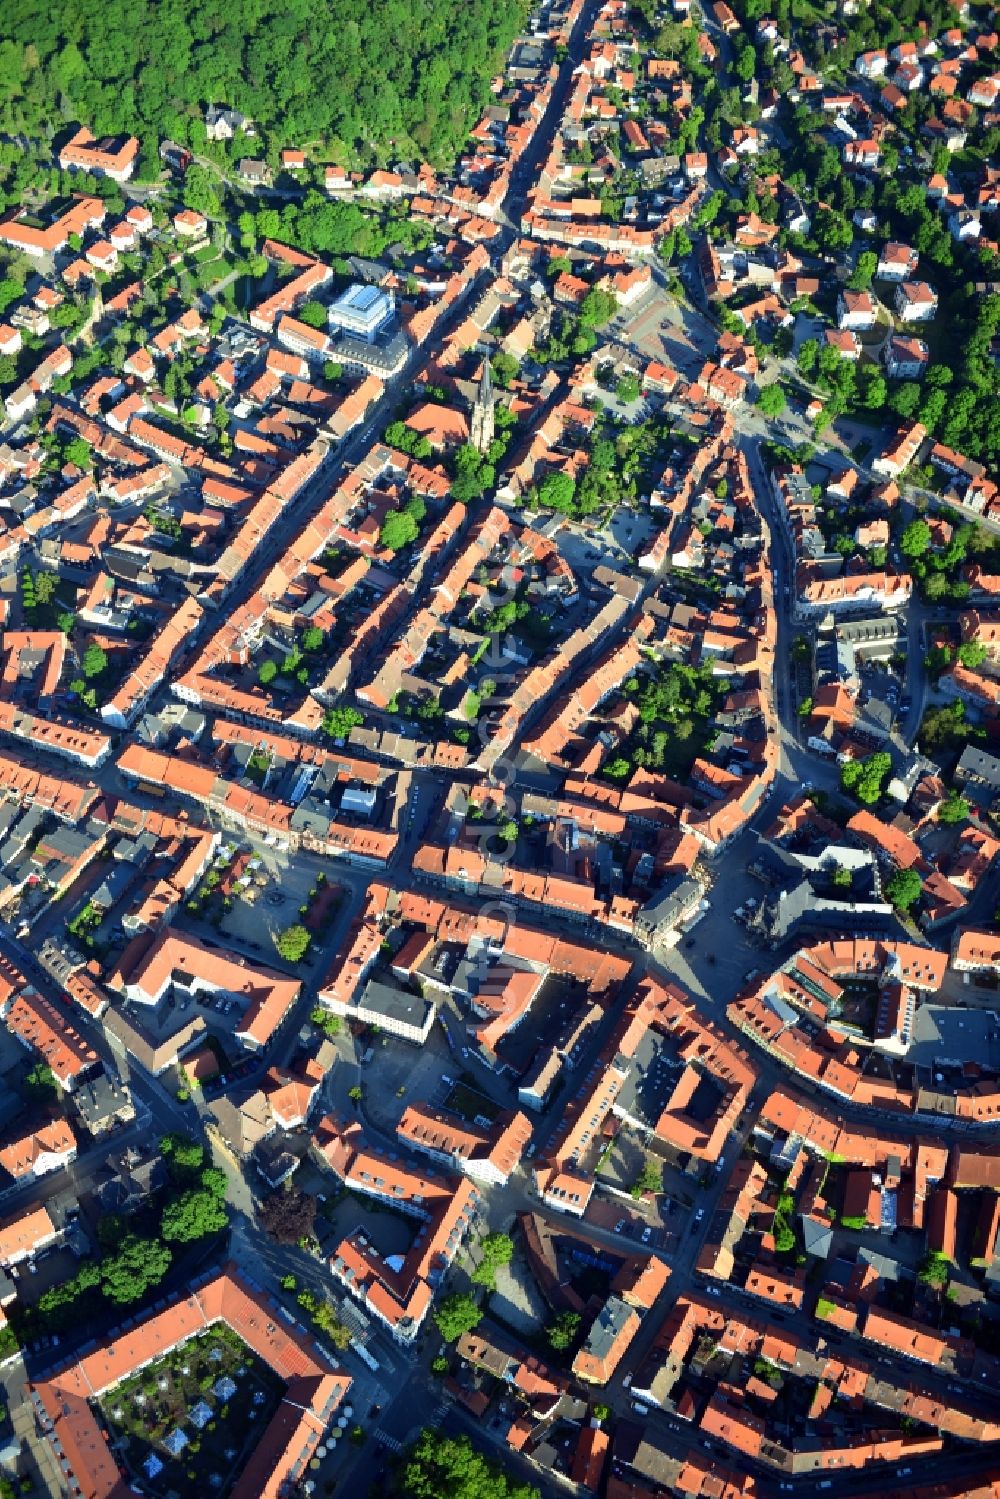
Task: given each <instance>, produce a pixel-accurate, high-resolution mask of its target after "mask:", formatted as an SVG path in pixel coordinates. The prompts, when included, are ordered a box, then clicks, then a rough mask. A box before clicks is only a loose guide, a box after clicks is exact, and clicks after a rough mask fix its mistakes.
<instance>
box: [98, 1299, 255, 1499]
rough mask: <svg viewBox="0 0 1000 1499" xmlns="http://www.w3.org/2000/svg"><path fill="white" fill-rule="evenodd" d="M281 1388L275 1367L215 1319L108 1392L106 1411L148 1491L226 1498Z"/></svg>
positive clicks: (125, 1462)
mask: <svg viewBox="0 0 1000 1499" xmlns="http://www.w3.org/2000/svg"><path fill="white" fill-rule="evenodd" d="M283 1393H284V1385H283V1383H282V1381H281V1380H280V1379H279V1378H278V1377H277V1375H276V1374H275V1373H274V1372H273V1370H271V1369H269V1368H268V1367H267V1365H266V1364H264V1363H263V1362H262V1361H261V1360H260V1359H259V1358H257V1356H256V1355H255V1354H254V1353H252V1352H251V1351H250V1349H249V1348H248V1347H247V1346H246V1344H245V1343H243V1342H242V1340H241V1339H240V1338H239V1337H237V1335H236V1334H235V1333H234V1332H232V1331H231V1329H229V1328H228V1327H226V1326H224V1325H220V1324H217V1325H215V1326H214V1327H212V1328H211V1329H210V1330H209V1331H207V1332H204V1333H201V1334H199V1335H198V1336H197V1337H194V1338H189V1339H188V1340H187V1341H186V1342H185V1343H181V1344H178V1346H177V1347H176V1348H174V1349H172V1350H171V1352H170V1353H168V1354H167V1355H166V1356H165V1357H164V1358H161V1359H158V1360H157V1361H156V1362H155V1363H153V1364H150V1365H149V1366H148V1367H147V1368H145V1369H143V1370H141V1372H139V1373H138V1374H136V1375H135V1376H133V1377H132V1378H129V1379H127V1380H125V1381H123V1382H122V1383H121V1384H119V1385H117V1386H116V1387H115V1388H114V1389H112V1390H108V1391H107V1392H106V1393H105V1394H104V1395H103V1397H102V1398H101V1401H100V1416H101V1418H102V1419H103V1422H104V1424H105V1426H106V1427H107V1429H108V1431H109V1432H110V1434H111V1446H112V1449H113V1450H115V1451H116V1453H117V1455H118V1457H119V1461H120V1462H121V1464H122V1466H123V1467H125V1468H126V1469H127V1470H128V1472H129V1473H130V1474H131V1475H132V1476H133V1477H134V1478H135V1479H136V1480H137V1481H138V1482H139V1483H141V1484H142V1487H143V1490H144V1491H145V1492H146V1493H148V1494H153V1495H163V1496H164V1499H166V1496H167V1495H168V1494H170V1493H175V1494H203V1493H206V1492H207V1493H212V1494H219V1495H225V1494H227V1493H228V1492H229V1491H230V1489H231V1488H232V1486H233V1484H234V1482H235V1480H236V1479H237V1478H238V1476H239V1474H240V1472H241V1470H242V1468H243V1466H244V1464H245V1463H246V1461H247V1459H248V1458H249V1456H250V1454H251V1452H252V1451H253V1449H254V1447H256V1445H257V1443H258V1442H259V1440H260V1437H261V1434H262V1432H263V1431H264V1429H265V1427H266V1426H267V1424H268V1422H269V1421H270V1420H271V1418H272V1416H273V1415H274V1413H275V1411H276V1410H277V1408H278V1405H279V1403H280V1401H281V1398H282V1395H283Z"/></svg>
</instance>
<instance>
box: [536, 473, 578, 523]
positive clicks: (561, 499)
mask: <svg viewBox="0 0 1000 1499" xmlns="http://www.w3.org/2000/svg"><path fill="white" fill-rule="evenodd" d="M575 494H576V484H575V482H574V480H573V479H572V478H571V477H570V476H569V474H563V473H559V472H553V473H550V474H546V475H545V477H544V479H543V480H542V482H541V484H540V485H539V486H538V503H539V504H540V505H544V506H546V507H548V509H550V510H560V511H562V513H563V514H564V515H572V514H573V496H574V495H575Z"/></svg>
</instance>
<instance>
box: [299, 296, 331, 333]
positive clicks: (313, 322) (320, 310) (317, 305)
mask: <svg viewBox="0 0 1000 1499" xmlns="http://www.w3.org/2000/svg"><path fill="white" fill-rule="evenodd" d="M298 319H299V322H300V323H305V324H306V325H307V326H308V327H310V328H325V327H326V323H327V316H326V308H325V307H324V306H323V303H322V302H306V303H305V304H304V305H303V306H302V307H300V308H299V311H298Z"/></svg>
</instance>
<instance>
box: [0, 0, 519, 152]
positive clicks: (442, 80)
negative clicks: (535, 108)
mask: <svg viewBox="0 0 1000 1499" xmlns="http://www.w3.org/2000/svg"><path fill="white" fill-rule="evenodd" d="M526 10H527V6H526V4H525V3H524V0H464V3H463V4H461V5H455V4H453V3H452V0H381V3H380V4H378V5H370V4H365V3H364V0H224V3H223V0H209V3H207V4H202V3H195V0H107V3H105V4H103V5H100V6H95V5H91V4H81V3H79V0H75V3H70V4H68V5H61V6H51V5H47V4H44V3H43V0H11V3H9V4H7V5H5V6H4V7H3V10H2V13H0V127H2V128H3V129H5V130H12V129H13V130H26V131H27V132H28V133H29V134H34V135H40V136H45V135H46V134H47V133H48V130H49V128H50V127H51V126H52V125H55V126H56V128H59V126H60V125H61V124H62V123H63V122H66V123H69V122H71V121H73V120H82V121H84V122H85V123H86V124H87V125H88V126H89V128H90V129H91V130H92V131H93V132H94V133H95V135H98V136H100V135H107V134H115V133H118V132H125V131H128V132H133V133H135V134H137V135H139V136H140V137H141V139H142V141H143V152H144V155H147V156H148V155H151V156H152V157H153V158H155V156H156V150H157V147H158V143H159V140H160V139H161V138H162V137H164V136H169V137H170V138H172V139H174V140H177V141H181V142H183V143H185V144H187V145H190V146H191V147H193V148H194V149H195V150H197V149H198V148H199V147H201V146H202V145H203V143H204V140H205V134H204V125H203V122H202V116H203V111H204V107H205V106H206V105H208V104H212V103H215V104H222V105H228V106H229V107H231V108H234V109H237V110H239V111H240V112H242V113H243V114H244V115H246V116H248V117H249V118H250V119H252V120H253V121H255V123H256V124H257V126H258V128H259V130H260V131H261V132H262V134H263V136H264V139H265V141H273V142H274V144H275V145H276V146H282V145H288V144H293V143H294V144H305V143H308V142H313V141H319V142H323V143H324V144H325V145H326V146H327V147H328V148H330V149H332V151H333V152H334V153H336V154H338V155H340V156H342V157H347V158H353V157H357V158H362V159H364V158H368V159H371V158H374V159H376V160H378V159H381V160H386V159H389V158H392V159H395V158H397V157H401V156H402V157H407V156H409V157H417V158H426V159H429V160H431V161H440V162H443V161H445V160H447V159H448V158H450V157H452V156H453V155H454V154H455V153H456V152H457V150H458V149H459V148H460V147H461V145H462V143H463V141H464V140H465V137H466V135H467V133H468V130H469V128H470V126H471V125H473V124H474V123H475V119H476V116H477V115H478V113H479V111H480V110H481V109H482V107H483V106H484V104H486V103H487V102H488V100H489V97H490V95H489V82H490V78H491V76H492V75H493V74H494V73H495V71H496V69H497V65H498V63H499V61H500V59H501V57H502V56H503V54H504V52H505V51H506V49H507V47H508V46H509V44H510V42H511V40H512V39H513V37H514V35H515V34H516V31H517V29H518V27H519V25H520V24H521V23H522V22H523V19H524V16H525V13H526ZM241 154H242V153H241Z"/></svg>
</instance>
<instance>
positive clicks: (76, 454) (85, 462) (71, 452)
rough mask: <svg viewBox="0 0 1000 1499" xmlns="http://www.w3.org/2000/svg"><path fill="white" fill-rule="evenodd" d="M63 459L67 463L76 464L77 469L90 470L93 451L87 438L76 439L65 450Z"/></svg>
mask: <svg viewBox="0 0 1000 1499" xmlns="http://www.w3.org/2000/svg"><path fill="white" fill-rule="evenodd" d="M63 458H64V459H65V461H66V462H67V463H75V464H76V466H77V468H90V466H91V463H92V462H93V449H92V448H91V446H90V443H89V442H88V441H87V440H86V438H85V437H74V438H73V440H72V441H71V442H68V443H67V444H66V446H65V447H64V448H63Z"/></svg>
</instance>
